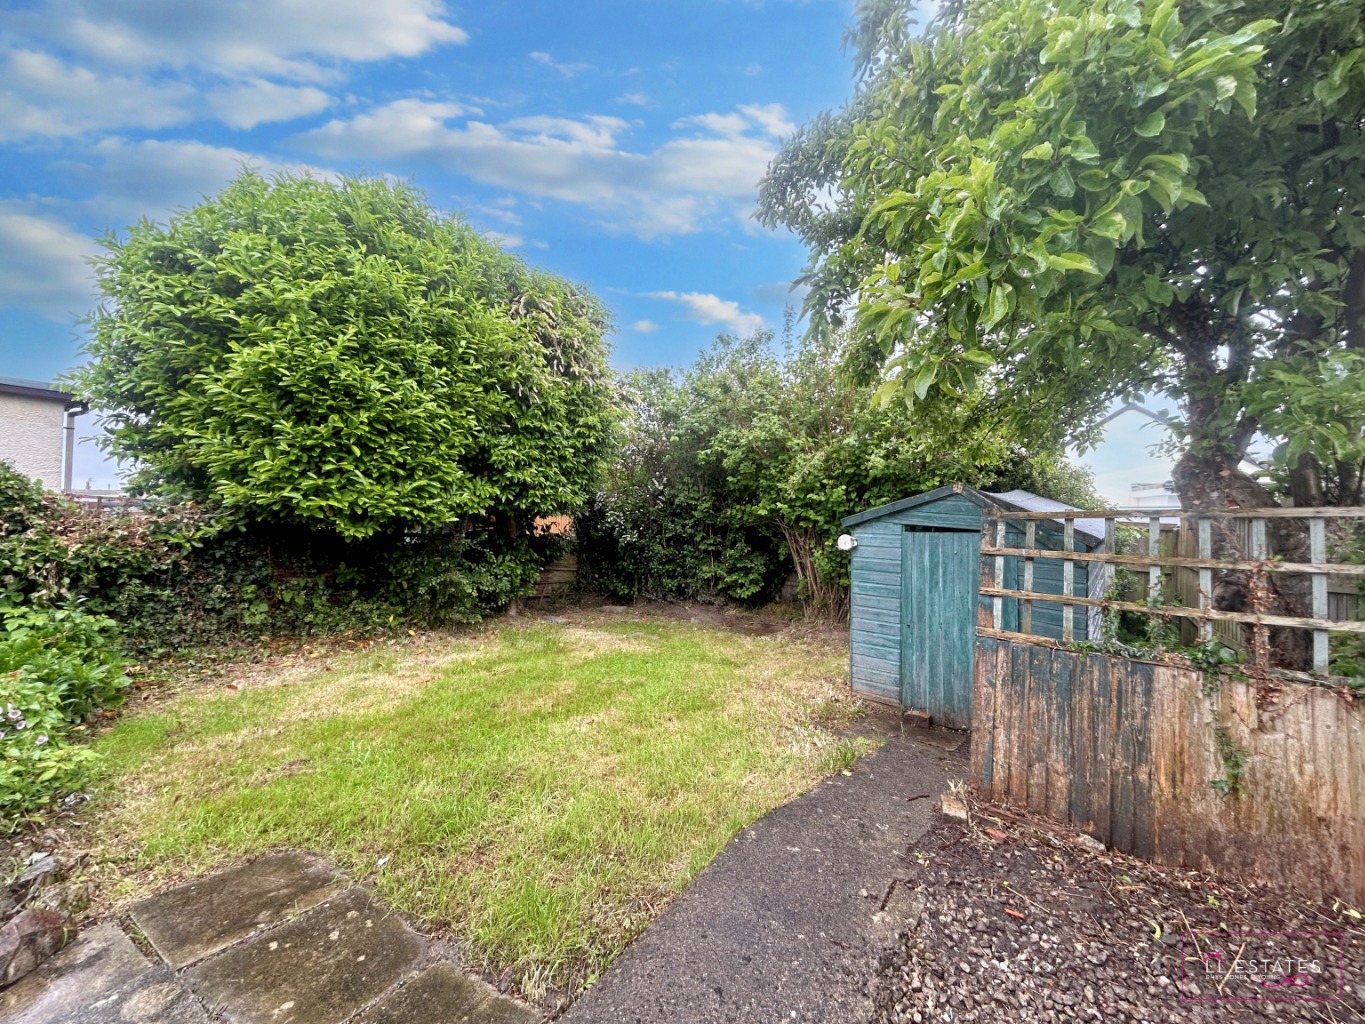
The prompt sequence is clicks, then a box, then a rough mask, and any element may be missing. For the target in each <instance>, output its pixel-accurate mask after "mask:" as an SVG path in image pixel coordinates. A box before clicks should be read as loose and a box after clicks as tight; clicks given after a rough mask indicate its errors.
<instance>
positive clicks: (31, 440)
mask: <svg viewBox="0 0 1365 1024" xmlns="http://www.w3.org/2000/svg"><path fill="white" fill-rule="evenodd" d="M65 413H66V409H65V403H64V402H54V401H52V400H50V399H45V398H29V397H27V396H25V395H0V462H8V463H10V464H11V465H13V466H14V468H15V469H17V470H18V471H19V472H20V473H23V474H24V475H25V476H31V477H33V478H34V479H35V480H41V481H42V482H43V486H44V487H47V488H49V489H50V490H61V487H62V426H63V422H62V421H63V419H64V417H65Z"/></svg>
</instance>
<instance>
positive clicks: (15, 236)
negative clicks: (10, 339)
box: [0, 200, 98, 320]
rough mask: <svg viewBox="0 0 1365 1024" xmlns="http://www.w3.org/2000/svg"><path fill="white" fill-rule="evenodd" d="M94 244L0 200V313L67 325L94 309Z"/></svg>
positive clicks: (53, 221)
mask: <svg viewBox="0 0 1365 1024" xmlns="http://www.w3.org/2000/svg"><path fill="white" fill-rule="evenodd" d="M97 250H98V246H96V244H95V242H94V240H93V239H92V238H90V237H89V236H88V235H83V234H81V233H80V232H78V231H75V230H73V229H72V228H70V227H68V226H67V225H65V224H63V223H61V222H60V221H58V220H56V219H54V218H52V217H50V216H47V215H45V214H43V213H41V212H39V211H35V210H34V209H32V208H31V207H28V206H26V205H24V204H21V203H16V202H9V201H2V200H0V307H8V308H14V309H32V310H36V311H37V312H39V313H41V314H42V315H43V316H46V317H49V318H51V319H53V320H69V319H70V318H71V316H72V314H84V313H86V312H88V311H89V310H90V309H91V307H92V306H94V304H95V298H96V292H95V275H94V271H93V270H91V268H90V265H89V264H88V263H87V262H86V257H88V256H91V255H93V254H94V253H95V252H96V251H97Z"/></svg>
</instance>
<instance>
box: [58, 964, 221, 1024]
mask: <svg viewBox="0 0 1365 1024" xmlns="http://www.w3.org/2000/svg"><path fill="white" fill-rule="evenodd" d="M56 1020H59V1021H61V1024H209V1016H208V1014H207V1013H205V1012H204V1008H203V1007H202V1006H200V1005H199V1001H198V1000H197V999H195V998H194V996H192V995H190V992H189V990H188V989H187V988H185V986H184V985H183V984H181V982H180V979H179V978H177V977H176V975H175V971H173V970H171V968H169V967H165V966H162V967H157V968H155V969H153V970H150V971H147V972H146V973H144V974H142V975H141V976H139V977H138V978H136V979H134V980H133V981H130V982H128V983H127V984H125V985H123V986H121V987H120V988H118V989H115V990H114V991H113V992H109V993H106V994H104V995H102V996H100V997H99V998H97V999H94V1000H92V1001H91V1002H90V1003H88V1004H87V1005H86V1006H85V1007H83V1008H82V1009H81V1010H80V1011H79V1012H77V1013H76V1014H75V1015H74V1016H70V1017H59V1018H56ZM53 1024H55V1021H54V1022H53Z"/></svg>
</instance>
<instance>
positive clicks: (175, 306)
mask: <svg viewBox="0 0 1365 1024" xmlns="http://www.w3.org/2000/svg"><path fill="white" fill-rule="evenodd" d="M103 244H104V246H105V248H106V249H107V250H108V251H107V254H106V255H104V256H102V257H100V258H98V259H97V260H96V267H97V270H98V275H99V282H100V286H101V289H102V291H103V293H104V296H105V301H104V303H103V304H102V305H101V306H100V308H99V309H98V310H97V311H96V312H95V313H94V314H92V316H91V317H90V321H89V322H90V327H91V341H90V343H89V346H88V352H89V356H90V359H89V363H88V365H86V366H85V368H84V369H82V370H80V371H78V373H77V374H76V376H75V383H76V386H77V388H78V389H79V391H80V392H81V394H82V395H83V396H84V397H86V398H88V399H89V400H90V401H91V402H92V403H93V404H95V405H96V406H97V407H98V408H100V409H102V410H104V422H105V425H106V427H107V428H108V432H109V439H108V447H109V450H110V451H112V452H113V454H114V455H116V456H117V457H119V458H120V459H127V460H131V461H132V462H133V464H134V465H135V467H136V475H135V477H134V482H135V484H136V485H138V486H140V487H141V488H143V489H146V490H153V491H159V492H161V493H165V494H169V495H173V496H177V497H189V498H194V499H197V500H201V501H210V502H214V503H217V504H220V505H222V506H223V507H224V508H225V509H227V510H229V511H230V512H233V513H235V514H237V515H239V516H240V517H241V518H242V519H244V520H274V521H279V522H283V523H292V524H296V525H303V526H307V527H312V528H317V529H323V530H331V531H335V532H336V533H337V534H339V535H341V536H343V537H348V538H359V537H365V536H369V535H372V534H375V533H377V532H380V531H384V530H388V529H392V528H396V527H407V526H424V525H441V524H446V523H449V522H451V521H453V520H457V519H459V518H461V517H465V516H472V515H484V514H488V513H493V512H496V513H501V514H503V515H506V516H512V517H518V516H529V515H534V514H537V513H542V512H550V511H564V510H568V509H570V508H572V507H573V506H575V505H577V504H578V503H579V502H580V501H581V500H582V499H583V498H584V497H585V496H586V494H587V493H589V491H590V489H591V486H592V484H593V482H594V479H595V475H596V472H597V470H598V468H599V463H600V460H601V457H602V455H603V452H604V449H605V446H606V444H607V442H608V439H609V435H610V431H611V429H612V426H613V423H614V419H615V412H614V408H613V403H612V399H611V395H612V386H611V382H610V380H609V377H608V371H607V369H606V349H605V346H604V343H603V340H602V335H603V331H604V329H605V326H606V322H607V316H606V313H605V311H604V309H603V307H602V306H601V305H600V304H599V303H598V301H597V300H596V299H595V298H593V297H592V296H591V295H589V294H587V293H586V292H584V291H582V290H581V289H579V288H577V287H575V286H573V285H571V284H568V283H566V282H565V281H562V280H560V279H558V278H556V277H553V276H551V275H550V274H547V273H544V272H542V271H539V270H535V269H532V268H530V267H528V266H526V265H525V264H524V263H522V262H521V261H520V260H519V259H517V258H516V257H514V256H512V255H509V254H507V253H505V252H503V251H501V250H500V249H499V248H498V247H497V246H495V245H494V244H492V243H491V242H489V241H487V240H485V239H484V238H482V237H480V236H479V235H478V234H477V233H476V232H475V231H474V230H473V229H472V228H470V227H468V226H467V225H465V224H463V223H462V222H460V221H459V220H457V219H454V218H452V217H447V216H442V215H438V214H437V213H436V212H434V211H433V210H432V209H431V207H429V206H428V205H427V203H426V202H425V201H424V199H423V198H422V196H421V195H420V194H418V193H417V192H416V191H414V190H413V189H411V188H409V187H408V186H406V185H401V184H391V183H389V182H387V181H382V180H365V179H354V178H351V179H346V180H344V181H341V182H339V183H331V182H326V181H319V180H315V179H312V178H307V177H290V176H281V177H277V178H274V179H271V180H266V179H265V178H262V177H261V176H260V175H258V174H256V173H253V172H250V171H246V172H244V173H242V174H241V175H240V176H239V177H238V178H237V179H236V180H235V181H233V182H232V183H231V184H230V185H229V186H228V187H227V188H226V189H225V190H224V191H223V192H222V193H221V194H220V195H218V196H217V197H216V198H214V199H209V200H207V201H205V202H203V203H201V204H200V205H198V206H196V207H194V208H192V209H189V210H184V211H181V212H178V213H177V214H176V215H175V216H173V217H172V218H171V220H170V223H169V225H167V226H161V225H159V224H153V223H150V222H147V221H143V222H141V223H139V224H137V225H135V226H134V227H132V228H131V229H130V230H129V231H128V232H127V235H126V236H125V237H119V236H116V235H111V236H109V237H107V238H105V239H104V240H103Z"/></svg>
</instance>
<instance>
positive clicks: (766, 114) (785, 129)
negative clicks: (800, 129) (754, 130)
mask: <svg viewBox="0 0 1365 1024" xmlns="http://www.w3.org/2000/svg"><path fill="white" fill-rule="evenodd" d="M739 109H740V111H741V113H743V114H745V115H746V116H747V117H748V118H749V119H750V120H752V121H754V122H755V123H756V124H758V125H759V126H760V127H762V128H763V129H764V130H765V131H766V132H767V133H768V134H769V135H771V136H772V137H773V138H775V139H777V138H782V137H783V136H784V135H791V134H793V133H794V132H795V131H796V125H795V124H794V123H793V122H792V121H789V120H788V119H787V111H786V109H785V108H784V107H783V106H782V104H781V103H763V104H757V103H752V104H746V105H745V106H742V107H740V108H739Z"/></svg>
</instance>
